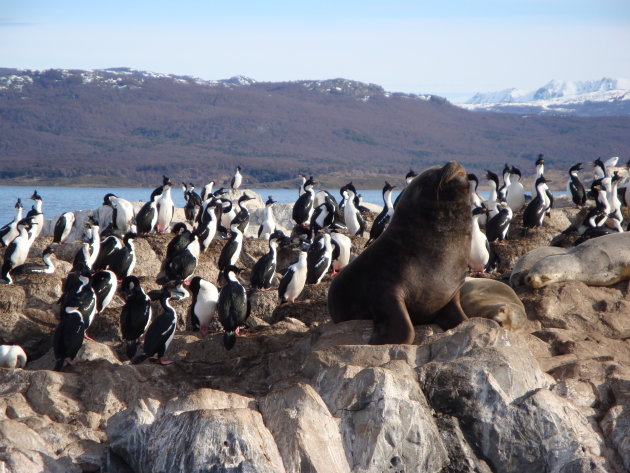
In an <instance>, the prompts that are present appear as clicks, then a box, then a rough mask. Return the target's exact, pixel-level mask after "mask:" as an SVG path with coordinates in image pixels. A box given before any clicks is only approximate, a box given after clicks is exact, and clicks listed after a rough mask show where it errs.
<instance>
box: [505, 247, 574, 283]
mask: <svg viewBox="0 0 630 473" xmlns="http://www.w3.org/2000/svg"><path fill="white" fill-rule="evenodd" d="M567 251H569V250H568V249H566V248H559V247H557V246H541V247H540V248H534V249H533V250H531V251H529V252H527V253H525V254H524V255H523V256H521V258H520V259H519V260H518V261H517V262H516V264H515V265H514V269H512V273H511V274H510V286H512V287H519V286H524V285H525V276H527V274H528V273H529V270H530V269H532V266H534V264H536V263H537V262H538V261H540V260H541V259H543V258H546V257H547V256H551V255H564V254H566V253H567Z"/></svg>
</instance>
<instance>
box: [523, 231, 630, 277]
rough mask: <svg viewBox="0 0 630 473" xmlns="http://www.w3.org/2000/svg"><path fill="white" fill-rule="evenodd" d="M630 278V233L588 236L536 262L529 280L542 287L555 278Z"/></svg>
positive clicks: (528, 275)
mask: <svg viewBox="0 0 630 473" xmlns="http://www.w3.org/2000/svg"><path fill="white" fill-rule="evenodd" d="M628 279H630V233H628V232H624V233H613V234H610V235H604V236H601V237H597V238H593V239H592V240H587V241H585V242H584V243H582V244H581V245H578V246H576V247H575V248H572V249H571V250H569V251H568V252H567V253H566V254H564V255H551V256H547V257H545V258H543V259H541V260H540V261H538V262H537V263H536V264H534V265H533V266H532V268H531V269H530V271H529V274H527V276H525V283H526V284H527V285H528V286H529V287H531V288H533V289H538V288H541V287H544V286H547V285H548V284H551V283H554V282H562V281H581V282H583V283H585V284H587V285H589V286H610V285H612V284H616V283H618V282H619V281H625V280H628Z"/></svg>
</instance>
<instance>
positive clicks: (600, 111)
mask: <svg viewBox="0 0 630 473" xmlns="http://www.w3.org/2000/svg"><path fill="white" fill-rule="evenodd" d="M461 106H462V107H463V108H466V109H468V110H482V111H496V112H506V113H523V112H525V113H537V114H569V115H579V116H610V115H628V114H630V81H629V80H626V79H610V78H608V77H604V78H602V79H599V80H591V81H582V82H574V81H560V80H551V81H549V82H548V83H547V84H545V85H544V86H542V87H539V88H538V89H536V90H533V91H529V92H526V91H523V90H520V89H514V88H512V89H504V90H500V91H497V92H487V93H477V94H475V95H474V96H473V97H472V98H471V99H470V100H468V101H467V102H466V103H465V104H462V105H461Z"/></svg>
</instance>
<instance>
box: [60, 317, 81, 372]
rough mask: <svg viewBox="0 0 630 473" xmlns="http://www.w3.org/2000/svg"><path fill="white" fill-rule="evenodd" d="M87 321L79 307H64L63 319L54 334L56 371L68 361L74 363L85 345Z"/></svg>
mask: <svg viewBox="0 0 630 473" xmlns="http://www.w3.org/2000/svg"><path fill="white" fill-rule="evenodd" d="M84 337H85V323H84V321H83V316H82V314H81V312H80V311H79V309H78V307H72V306H67V307H64V309H63V312H62V313H61V320H60V322H59V323H58V324H57V327H56V328H55V332H54V334H53V352H54V354H55V367H54V369H55V371H61V370H62V369H63V367H64V365H65V363H66V361H68V363H69V364H71V365H73V364H74V361H73V360H74V358H75V357H76V356H77V353H79V350H80V349H81V347H82V346H83V338H84Z"/></svg>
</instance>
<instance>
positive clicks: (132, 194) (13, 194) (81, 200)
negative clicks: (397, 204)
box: [0, 186, 398, 226]
mask: <svg viewBox="0 0 630 473" xmlns="http://www.w3.org/2000/svg"><path fill="white" fill-rule="evenodd" d="M36 189H37V192H38V194H39V195H41V196H42V199H43V202H44V203H43V211H44V218H46V219H49V218H51V217H54V216H55V215H61V214H62V213H64V212H68V211H73V210H84V209H96V208H98V207H99V206H100V205H102V203H103V197H104V196H105V194H107V193H109V192H111V193H113V194H116V195H117V196H118V197H122V198H124V199H127V200H129V201H132V202H133V201H139V202H143V201H144V202H146V201H147V200H148V199H149V196H150V195H151V192H152V191H153V188H138V187H118V188H115V189H113V188H105V187H45V186H38V187H37V188H36ZM33 190H35V188H33V187H23V186H0V226H2V225H4V224H5V223H8V222H10V221H11V220H13V216H14V214H15V209H14V206H15V202H16V200H17V198H18V197H20V198H21V199H22V205H23V206H24V215H26V212H28V211H29V210H30V208H31V206H32V205H33V204H34V202H33V201H32V200H29V197H30V196H31V195H32V194H33ZM199 190H200V189H198V191H199ZM251 190H252V191H254V192H257V193H259V194H260V195H261V196H262V198H263V200H267V196H269V195H271V196H272V197H273V199H274V200H275V201H277V202H280V203H290V202H295V200H296V199H297V196H298V191H297V188H296V189H251ZM359 192H360V193H361V195H362V196H363V200H364V201H365V202H370V203H373V204H378V205H382V204H383V199H382V197H381V190H380V189H371V190H362V189H360V190H359ZM331 193H332V194H333V195H334V196H335V198H337V200H340V196H339V191H338V190H333V191H331ZM172 195H173V200H174V202H175V205H176V206H177V207H183V206H184V194H183V192H182V191H181V188H175V189H173V193H172ZM397 195H398V193H397V192H395V193H394V198H396V196H397Z"/></svg>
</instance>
